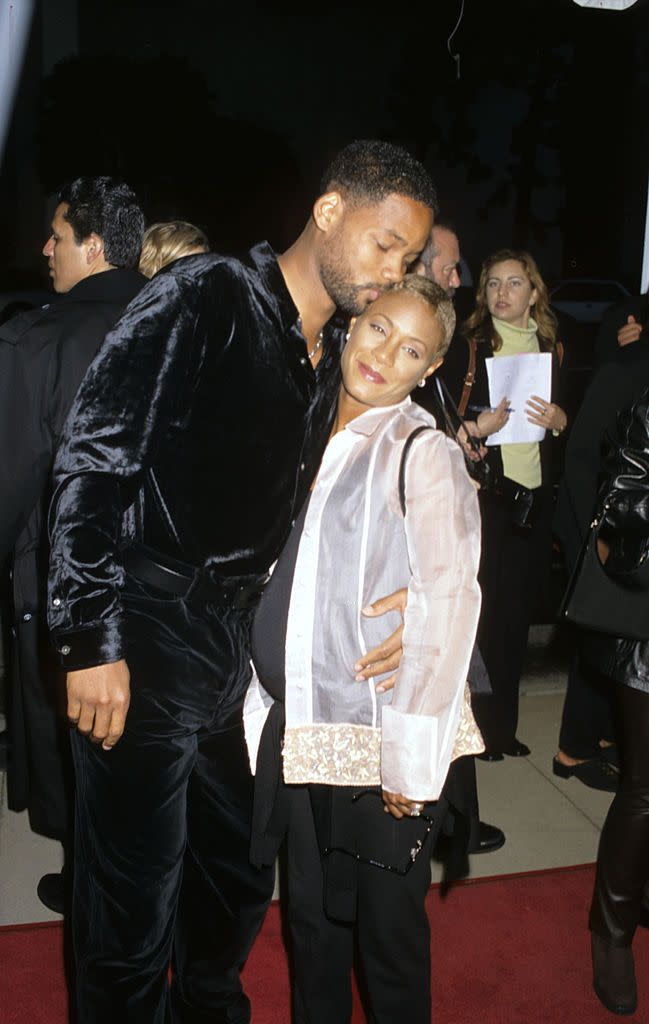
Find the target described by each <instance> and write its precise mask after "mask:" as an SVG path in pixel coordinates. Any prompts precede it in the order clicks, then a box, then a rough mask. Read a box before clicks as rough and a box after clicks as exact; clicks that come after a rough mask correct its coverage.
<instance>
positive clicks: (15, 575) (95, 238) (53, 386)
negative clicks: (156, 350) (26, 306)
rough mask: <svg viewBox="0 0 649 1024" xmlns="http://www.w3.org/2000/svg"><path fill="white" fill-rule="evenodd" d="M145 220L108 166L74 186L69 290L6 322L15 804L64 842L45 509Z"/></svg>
mask: <svg viewBox="0 0 649 1024" xmlns="http://www.w3.org/2000/svg"><path fill="white" fill-rule="evenodd" d="M143 230H144V217H143V214H142V210H141V209H140V206H139V204H138V201H137V199H136V197H135V195H134V194H133V192H132V191H131V189H130V188H128V187H127V186H126V185H124V184H121V183H119V182H117V181H114V180H113V179H111V178H105V177H104V178H78V179H76V181H73V182H72V183H70V184H69V185H66V186H65V188H63V189H62V190H61V192H60V193H59V196H58V205H57V207H56V211H55V214H54V218H53V221H52V233H51V236H50V238H49V240H48V241H47V243H46V245H45V247H44V249H43V255H44V256H46V257H47V259H48V263H49V267H50V276H51V278H52V283H53V286H54V290H55V291H56V292H57V293H58V298H56V299H55V300H53V301H52V302H51V303H48V304H46V305H44V306H42V307H41V308H38V309H34V310H29V311H27V312H23V313H21V314H19V315H18V316H15V317H13V318H12V319H11V320H9V321H8V322H6V323H4V324H3V325H2V326H0V494H1V495H2V501H0V561H2V562H3V563H5V562H7V560H10V563H11V568H12V584H13V614H14V627H13V635H14V637H15V659H14V661H15V666H14V673H13V681H12V687H11V694H10V698H11V699H10V711H9V740H10V745H11V754H10V759H9V771H8V796H9V806H10V807H11V809H12V810H15V811H21V810H24V809H25V808H27V809H28V812H29V820H30V825H31V827H32V829H33V830H34V831H35V832H38V833H39V834H41V835H45V836H49V837H51V838H54V839H58V840H60V841H61V842H62V843H63V844H64V846H65V845H66V844H67V842H68V839H69V835H70V812H71V798H72V792H73V787H72V780H71V777H70V771H71V769H70V758H69V740H68V734H67V727H66V723H65V706H64V691H65V687H64V679H63V677H62V674H61V672H60V669H58V668H57V667H56V665H55V661H54V657H53V652H52V650H51V644H50V642H49V637H48V634H47V627H46V621H45V612H44V609H45V603H44V600H45V599H44V591H45V590H46V584H47V560H48V554H47V542H46V530H45V521H44V520H45V511H46V509H47V503H48V499H49V495H50V476H51V469H52V463H53V460H54V452H55V450H56V447H57V444H58V440H59V438H60V436H61V433H62V431H63V425H64V422H65V419H66V417H67V414H68V410H69V409H70V406H71V405H72V400H73V398H74V396H75V394H76V392H77V389H78V387H79V384H80V383H81V381H82V379H83V377H84V374H85V372H86V370H87V368H88V366H89V364H90V363H91V361H92V359H93V357H94V356H95V354H96V352H97V350H98V349H99V347H100V345H101V342H102V340H103V338H104V336H105V335H106V333H107V332H108V331H109V330H110V328H111V327H112V326H113V324H114V323H115V321H116V320H117V319H118V317H119V316H120V314H121V313H122V311H123V310H124V308H125V307H126V306H127V305H128V303H129V302H130V301H131V299H132V298H134V296H135V295H136V294H137V293H138V291H139V290H140V288H141V287H142V285H143V284H144V283H145V278H144V277H142V275H140V274H139V273H138V272H137V270H136V269H134V268H136V267H137V263H138V258H139V253H140V247H141V244H142V235H143ZM59 704H60V705H61V706H60V707H59ZM39 895H40V896H41V898H42V899H43V901H44V902H45V903H46V905H48V906H50V908H51V909H55V910H57V911H60V910H61V909H62V903H63V885H62V879H61V876H59V875H46V876H45V878H44V879H42V880H41V883H40V885H39Z"/></svg>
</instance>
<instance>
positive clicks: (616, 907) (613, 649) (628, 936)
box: [589, 387, 649, 1014]
mask: <svg viewBox="0 0 649 1024" xmlns="http://www.w3.org/2000/svg"><path fill="white" fill-rule="evenodd" d="M609 440H610V445H609V451H608V453H607V455H606V457H605V459H604V462H603V469H604V480H603V481H602V489H601V492H600V493H601V498H602V501H605V507H606V518H605V524H604V529H603V532H602V533H601V534H600V536H601V537H602V538H603V540H604V542H605V544H606V549H605V550H601V548H600V552H599V553H600V557H601V558H602V559H603V561H604V563H605V566H606V571H607V572H608V573H609V574H610V575H611V576H612V577H613V578H615V575H616V571H618V570H619V571H620V572H621V573H623V574H624V577H625V578H630V579H633V574H632V572H633V569H634V568H637V567H639V566H642V564H643V561H644V558H645V555H646V550H647V544H649V527H648V523H649V388H646V387H645V389H644V390H643V391H642V393H641V395H640V397H639V398H638V399H637V401H636V402H635V403H634V404H633V405H632V406H631V407H630V408H628V409H625V410H624V411H623V412H622V413H621V414H620V416H619V419H618V424H617V427H616V429H615V432H614V434H613V435H612V436H611V437H610V439H609ZM645 594H646V591H645ZM640 599H642V594H641V595H640ZM589 647H590V656H591V657H593V659H594V660H596V661H597V664H598V667H599V668H600V670H601V671H602V672H603V673H604V674H605V675H606V676H608V677H609V679H611V680H612V684H611V685H612V686H613V688H614V696H615V701H616V704H617V707H618V711H619V716H620V733H621V740H620V742H621V745H622V759H621V764H622V773H621V779H620V785H619V787H618V790H617V793H616V795H615V797H614V799H613V802H612V804H611V806H610V808H609V812H608V814H607V816H606V821H605V822H604V826H603V828H602V834H601V838H600V844H599V851H598V856H597V874H596V880H595V889H594V893H593V903H592V907H591V913H590V929H591V941H592V958H593V984H594V988H595V992H596V993H597V996H598V998H599V999H600V1001H601V1002H602V1003H603V1004H604V1006H606V1008H607V1009H608V1010H610V1011H611V1012H612V1013H618V1014H630V1013H633V1012H634V1011H635V1008H636V1005H637V990H636V980H635V971H634V963H633V952H632V948H631V945H632V942H633V937H634V934H635V930H636V928H637V925H638V923H639V919H640V916H641V912H642V907H643V902H644V898H645V892H646V886H647V883H649V641H647V640H630V639H625V638H622V637H615V636H607V635H605V634H600V635H599V636H598V637H597V636H595V635H594V636H593V639H592V640H591V643H590V645H589Z"/></svg>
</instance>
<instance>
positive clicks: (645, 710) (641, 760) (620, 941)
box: [590, 683, 649, 946]
mask: <svg viewBox="0 0 649 1024" xmlns="http://www.w3.org/2000/svg"><path fill="white" fill-rule="evenodd" d="M611 685H617V686H618V690H619V707H620V719H621V722H620V724H621V739H622V755H623V757H622V776H621V779H620V785H619V788H618V791H617V793H616V794H615V797H614V798H613V802H612V804H611V806H610V808H609V812H608V814H607V816H606V821H605V822H604V828H603V829H602V835H601V838H600V843H599V853H598V857H597V876H596V880H595V892H594V895H593V905H592V908H591V914H590V927H591V929H592V930H593V931H594V932H597V933H598V934H599V935H602V936H603V937H604V938H606V939H608V940H609V941H610V942H612V943H613V944H614V945H618V946H629V945H630V944H631V942H632V940H633V935H634V932H635V929H636V926H637V924H638V918H639V915H640V902H641V899H642V894H643V891H644V887H645V884H646V883H647V881H649V693H646V692H644V691H643V690H634V689H632V688H631V687H630V686H623V685H621V684H613V683H612V684H611Z"/></svg>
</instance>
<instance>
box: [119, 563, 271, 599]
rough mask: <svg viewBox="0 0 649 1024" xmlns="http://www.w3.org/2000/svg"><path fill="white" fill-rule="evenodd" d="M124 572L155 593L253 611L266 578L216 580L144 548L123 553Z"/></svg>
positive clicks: (214, 576)
mask: <svg viewBox="0 0 649 1024" xmlns="http://www.w3.org/2000/svg"><path fill="white" fill-rule="evenodd" d="M124 568H125V569H126V571H127V572H128V573H130V574H132V575H133V576H135V578H136V579H138V580H140V582H142V583H146V584H148V585H149V586H151V587H155V588H156V589H157V590H163V591H165V593H167V594H175V595H176V596H177V597H183V598H186V599H188V600H189V599H191V600H194V601H197V602H199V603H204V604H211V605H214V606H215V607H217V608H223V609H227V608H236V609H239V610H245V609H248V608H254V607H255V605H256V604H257V602H258V601H259V598H260V597H261V595H262V593H263V590H264V587H265V586H266V583H267V582H268V578H269V577H268V574H267V573H266V574H265V575H263V576H259V575H258V574H253V575H248V576H217V575H216V574H215V573H213V572H212V571H211V570H209V569H195V568H194V567H193V566H191V565H187V564H185V563H184V562H178V561H176V560H171V559H167V558H163V557H162V556H161V555H160V554H158V552H153V551H151V550H149V549H148V548H144V547H130V548H127V549H126V551H125V552H124Z"/></svg>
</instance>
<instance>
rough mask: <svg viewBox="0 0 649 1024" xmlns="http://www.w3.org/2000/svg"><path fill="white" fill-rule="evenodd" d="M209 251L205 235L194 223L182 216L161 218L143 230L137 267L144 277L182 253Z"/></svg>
mask: <svg viewBox="0 0 649 1024" xmlns="http://www.w3.org/2000/svg"><path fill="white" fill-rule="evenodd" d="M209 251H210V243H209V241H208V239H207V235H206V234H205V233H204V232H203V231H201V229H200V228H197V227H196V225H195V224H189V223H188V222H187V221H185V220H167V221H161V222H160V223H159V224H152V225H151V227H150V228H147V230H146V231H145V232H144V240H143V242H142V252H141V253H140V266H139V270H140V273H141V274H144V276H145V277H153V275H154V274H157V273H158V271H159V270H161V269H162V268H163V267H166V266H167V264H168V263H173V261H174V260H177V259H179V258H180V257H181V256H192V255H194V254H195V253H199V252H209Z"/></svg>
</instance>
